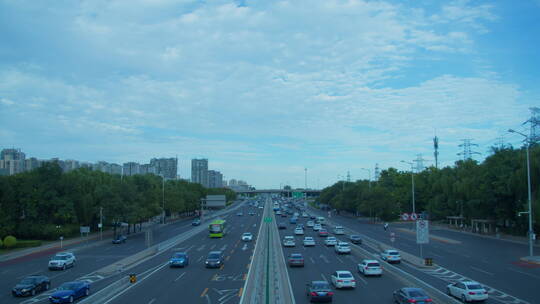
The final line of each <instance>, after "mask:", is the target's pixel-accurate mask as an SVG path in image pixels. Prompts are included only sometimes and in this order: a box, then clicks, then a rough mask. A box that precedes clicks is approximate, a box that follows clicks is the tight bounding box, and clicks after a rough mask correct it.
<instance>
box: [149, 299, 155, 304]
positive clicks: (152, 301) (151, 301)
mask: <svg viewBox="0 0 540 304" xmlns="http://www.w3.org/2000/svg"><path fill="white" fill-rule="evenodd" d="M155 301H156V298H153V299H152V300H150V302H148V304H152V303H154V302H155Z"/></svg>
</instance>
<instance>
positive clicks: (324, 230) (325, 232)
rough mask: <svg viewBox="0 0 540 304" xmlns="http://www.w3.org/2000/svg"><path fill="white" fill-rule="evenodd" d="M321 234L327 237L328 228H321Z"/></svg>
mask: <svg viewBox="0 0 540 304" xmlns="http://www.w3.org/2000/svg"><path fill="white" fill-rule="evenodd" d="M319 236H322V237H327V236H328V231H327V230H326V229H321V230H319Z"/></svg>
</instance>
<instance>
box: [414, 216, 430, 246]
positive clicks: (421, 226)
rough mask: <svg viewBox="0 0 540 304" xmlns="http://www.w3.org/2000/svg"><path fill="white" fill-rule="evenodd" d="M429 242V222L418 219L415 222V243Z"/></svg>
mask: <svg viewBox="0 0 540 304" xmlns="http://www.w3.org/2000/svg"><path fill="white" fill-rule="evenodd" d="M428 243H429V222H428V221H426V220H418V221H417V222H416V244H428Z"/></svg>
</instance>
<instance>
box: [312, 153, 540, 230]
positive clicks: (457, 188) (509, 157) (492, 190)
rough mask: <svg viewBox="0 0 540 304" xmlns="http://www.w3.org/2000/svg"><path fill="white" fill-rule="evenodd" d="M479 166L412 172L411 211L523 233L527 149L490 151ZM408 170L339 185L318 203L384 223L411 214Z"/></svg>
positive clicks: (539, 208) (537, 198)
mask: <svg viewBox="0 0 540 304" xmlns="http://www.w3.org/2000/svg"><path fill="white" fill-rule="evenodd" d="M491 152H492V153H491V154H490V156H488V157H487V158H486V159H485V160H484V161H483V162H481V163H479V162H477V161H475V160H460V161H457V162H456V163H455V164H454V166H448V167H444V168H440V169H436V168H434V167H430V168H427V169H425V170H423V171H421V172H415V173H414V183H415V190H414V192H415V207H416V208H415V209H416V212H417V213H420V212H425V213H427V214H429V218H430V219H431V220H444V219H446V217H447V216H463V217H464V218H465V222H466V223H469V224H470V220H471V219H487V220H492V221H494V223H495V224H496V225H497V226H498V227H499V228H500V229H502V230H503V231H507V232H511V233H519V234H521V233H526V231H527V230H528V215H527V214H523V215H522V216H519V215H518V212H524V211H525V212H526V211H528V191H527V163H526V153H525V148H520V149H514V148H513V147H504V148H496V147H492V148H491ZM529 153H530V167H531V185H532V187H531V188H532V197H533V206H532V209H533V215H534V216H533V221H534V222H533V223H534V225H535V227H534V230H535V231H540V225H539V224H538V219H540V192H539V191H538V184H539V179H540V145H534V146H531V148H530V151H529ZM411 184H412V180H411V173H410V171H409V172H407V171H398V170H397V169H395V168H389V169H387V170H384V171H382V172H381V174H380V177H379V179H378V180H377V181H374V182H370V181H368V180H358V181H356V182H345V181H340V182H337V183H335V184H334V185H332V186H330V187H327V188H325V189H324V190H323V191H322V193H321V197H320V199H319V201H320V202H321V203H323V204H327V205H329V206H330V207H331V208H334V209H336V210H338V211H339V210H346V211H349V212H353V213H360V214H361V215H363V216H371V217H376V218H379V219H381V220H384V221H391V220H397V219H398V217H399V215H400V214H401V213H404V212H407V213H410V212H412V210H413V208H412V189H411V188H412V187H411Z"/></svg>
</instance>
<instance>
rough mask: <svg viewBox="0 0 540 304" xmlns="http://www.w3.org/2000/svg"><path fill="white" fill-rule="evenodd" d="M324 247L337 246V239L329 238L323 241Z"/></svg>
mask: <svg viewBox="0 0 540 304" xmlns="http://www.w3.org/2000/svg"><path fill="white" fill-rule="evenodd" d="M324 244H325V245H326V246H335V245H336V244H337V239H336V238H335V237H333V236H329V237H327V238H326V240H324Z"/></svg>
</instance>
